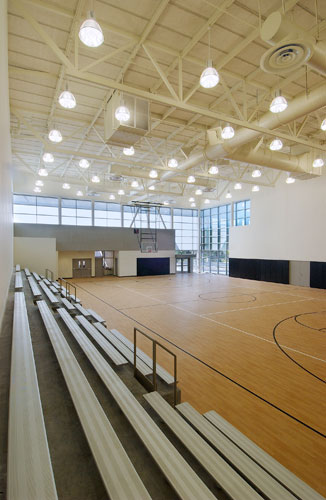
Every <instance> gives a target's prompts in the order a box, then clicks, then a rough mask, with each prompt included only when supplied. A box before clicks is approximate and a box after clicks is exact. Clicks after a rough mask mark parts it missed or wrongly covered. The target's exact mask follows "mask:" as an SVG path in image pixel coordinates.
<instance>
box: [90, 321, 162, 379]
mask: <svg viewBox="0 0 326 500" xmlns="http://www.w3.org/2000/svg"><path fill="white" fill-rule="evenodd" d="M94 326H95V327H96V328H97V329H98V330H99V331H100V332H101V333H102V335H104V337H106V338H107V339H108V341H109V342H110V343H111V344H112V345H113V346H114V347H115V348H116V349H118V351H120V352H121V354H122V355H123V356H124V357H125V358H127V360H128V361H129V362H130V363H131V364H132V365H133V364H134V355H133V353H132V352H131V350H130V349H128V347H127V346H125V345H124V344H123V343H122V342H120V340H119V339H118V338H117V337H116V336H115V335H113V333H111V331H110V330H108V329H107V328H105V326H104V325H102V323H94ZM137 368H138V370H139V371H140V373H142V374H143V375H144V377H146V376H147V375H151V374H152V373H153V372H152V370H151V368H150V367H149V366H148V365H146V364H145V363H144V362H143V361H142V360H141V359H137Z"/></svg>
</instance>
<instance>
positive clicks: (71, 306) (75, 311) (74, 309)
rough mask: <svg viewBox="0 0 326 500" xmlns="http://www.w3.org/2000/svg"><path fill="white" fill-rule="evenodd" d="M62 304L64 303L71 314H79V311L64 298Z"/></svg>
mask: <svg viewBox="0 0 326 500" xmlns="http://www.w3.org/2000/svg"><path fill="white" fill-rule="evenodd" d="M61 302H62V303H63V305H64V306H65V308H66V309H67V311H69V312H70V314H77V309H76V308H75V306H74V304H72V303H71V302H69V300H68V299H65V298H63V299H62V301H61Z"/></svg>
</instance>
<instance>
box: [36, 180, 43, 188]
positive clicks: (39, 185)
mask: <svg viewBox="0 0 326 500" xmlns="http://www.w3.org/2000/svg"><path fill="white" fill-rule="evenodd" d="M35 186H38V187H42V186H44V182H43V181H41V180H38V181H35Z"/></svg>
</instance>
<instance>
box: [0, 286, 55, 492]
mask: <svg viewBox="0 0 326 500" xmlns="http://www.w3.org/2000/svg"><path fill="white" fill-rule="evenodd" d="M10 380H11V384H10V398H9V431H8V472H7V498H8V500H55V499H57V498H58V497H57V493H56V487H55V482H54V477H53V470H52V465H51V459H50V453H49V447H48V441H47V436H46V430H45V425H44V419H43V412H42V405H41V399H40V393H39V387H38V381H37V375H36V369H35V361H34V354H33V348H32V341H31V336H30V329H29V323H28V316H27V310H26V303H25V297H24V293H23V292H16V293H15V303H14V322H13V337H12V354H11V375H10Z"/></svg>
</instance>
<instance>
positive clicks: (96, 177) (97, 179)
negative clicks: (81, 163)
mask: <svg viewBox="0 0 326 500" xmlns="http://www.w3.org/2000/svg"><path fill="white" fill-rule="evenodd" d="M92 182H95V183H97V182H100V178H99V176H98V175H93V177H92Z"/></svg>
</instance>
